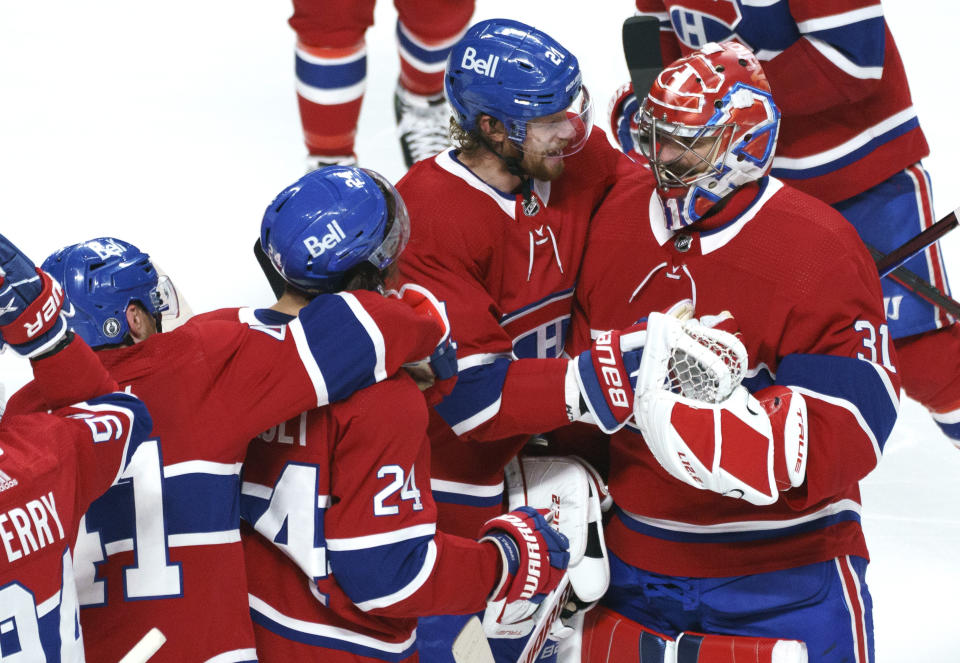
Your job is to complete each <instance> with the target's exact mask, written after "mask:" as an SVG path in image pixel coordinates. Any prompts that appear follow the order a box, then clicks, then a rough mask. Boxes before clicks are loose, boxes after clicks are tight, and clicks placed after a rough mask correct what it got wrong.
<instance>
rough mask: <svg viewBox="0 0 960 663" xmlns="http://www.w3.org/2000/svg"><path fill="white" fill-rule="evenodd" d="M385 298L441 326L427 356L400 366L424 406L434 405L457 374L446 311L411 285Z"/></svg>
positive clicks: (440, 303)
mask: <svg viewBox="0 0 960 663" xmlns="http://www.w3.org/2000/svg"><path fill="white" fill-rule="evenodd" d="M387 295H388V296H390V297H396V298H397V299H400V300H402V301H403V302H405V303H406V304H408V305H409V306H410V307H411V308H412V309H413V310H415V311H416V312H417V313H419V314H421V315H424V316H426V317H429V318H433V319H435V320H437V321H438V322H439V323H440V324H441V325H442V326H443V329H444V334H443V338H441V339H440V342H439V343H438V344H437V347H436V349H435V350H434V351H433V352H432V353H431V354H430V356H429V357H425V358H424V359H422V360H420V361H416V362H412V363H409V364H404V368H405V369H406V370H407V372H408V373H410V375H412V376H413V378H414V380H416V382H417V385H418V386H419V387H420V389H421V391H423V392H424V395H425V396H426V397H427V403H428V405H431V406H432V405H436V404H437V403H439V402H440V401H441V400H443V398H444V397H445V396H446V395H447V394H449V393H450V392H451V391H452V390H453V385H454V384H455V383H456V378H457V372H458V369H457V342H456V341H454V340H453V338H452V337H451V336H450V320H448V319H447V309H446V307H445V306H444V305H443V302H440V301H438V300H437V298H436V297H435V296H434V295H433V293H432V292H430V291H429V290H427V289H426V288H424V287H423V286H420V285H417V284H415V283H407V284H405V285H404V286H403V287H401V288H400V290H399V291H396V290H390V291H389V292H387Z"/></svg>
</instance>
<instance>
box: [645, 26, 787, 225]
mask: <svg viewBox="0 0 960 663" xmlns="http://www.w3.org/2000/svg"><path fill="white" fill-rule="evenodd" d="M779 128H780V111H779V110H778V109H777V107H776V105H775V104H774V103H773V97H772V95H771V94H770V85H769V84H768V83H767V78H766V76H765V75H764V73H763V69H761V67H760V62H759V61H758V60H757V58H756V56H755V55H754V54H753V53H752V52H751V51H750V50H749V49H747V48H746V47H744V46H743V45H742V44H740V43H738V42H735V41H728V42H723V43H720V44H715V43H709V44H706V45H704V46H703V47H702V48H701V49H700V50H698V51H695V52H694V53H691V54H690V55H688V56H687V57H685V58H681V59H680V60H677V61H676V62H674V63H672V64H670V65H668V66H667V67H666V68H665V69H664V70H663V71H662V72H660V74H659V76H657V79H656V81H654V83H653V86H652V87H651V89H650V93H649V94H648V95H647V98H646V99H645V100H644V102H643V107H642V108H641V109H640V113H639V127H638V135H637V137H636V138H637V144H638V145H639V146H640V149H641V150H642V152H643V154H644V156H645V157H646V158H647V159H648V160H649V161H650V164H651V166H652V167H653V172H654V175H655V176H656V178H657V184H658V192H659V194H660V198H661V200H662V201H663V203H664V208H665V212H666V215H667V221H668V224H669V226H670V227H671V228H679V227H682V226H686V225H690V224H691V223H694V222H695V221H697V220H698V219H700V218H701V217H702V216H703V215H704V214H706V213H707V211H708V210H709V209H710V208H711V207H712V206H713V205H714V204H716V203H717V202H718V201H719V200H721V199H722V198H724V197H725V196H727V195H728V194H730V193H732V192H733V191H734V190H736V189H737V188H739V187H741V186H743V185H744V184H747V183H748V182H752V181H754V180H758V179H760V178H761V177H763V176H764V175H766V174H767V172H769V170H770V165H771V163H772V162H773V154H774V151H775V147H776V143H777V134H778V132H779Z"/></svg>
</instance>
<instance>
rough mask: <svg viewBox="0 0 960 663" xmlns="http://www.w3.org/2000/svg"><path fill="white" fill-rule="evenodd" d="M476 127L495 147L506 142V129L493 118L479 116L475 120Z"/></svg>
mask: <svg viewBox="0 0 960 663" xmlns="http://www.w3.org/2000/svg"><path fill="white" fill-rule="evenodd" d="M477 127H478V128H479V129H480V131H481V133H483V134H485V135H486V136H487V138H489V139H490V141H491V142H493V143H494V144H495V145H496V144H497V143H501V142H503V141H504V140H506V137H507V132H506V128H505V127H504V126H503V122H501V121H500V120H498V119H497V118H495V117H492V116H490V115H483V114H481V115H480V117H479V118H478V119H477Z"/></svg>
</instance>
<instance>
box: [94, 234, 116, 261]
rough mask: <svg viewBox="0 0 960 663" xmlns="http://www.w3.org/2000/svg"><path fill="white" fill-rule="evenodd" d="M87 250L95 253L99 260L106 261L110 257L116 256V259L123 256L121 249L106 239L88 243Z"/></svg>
mask: <svg viewBox="0 0 960 663" xmlns="http://www.w3.org/2000/svg"><path fill="white" fill-rule="evenodd" d="M87 248H89V249H90V250H91V251H93V252H95V253H96V254H97V255H98V256H100V259H101V260H106V259H107V258H109V257H110V256H117V257H122V256H123V247H122V246H120V245H119V244H117V243H116V242H113V241H110V240H109V239H107V240H106V241H99V240H92V241H89V242H87Z"/></svg>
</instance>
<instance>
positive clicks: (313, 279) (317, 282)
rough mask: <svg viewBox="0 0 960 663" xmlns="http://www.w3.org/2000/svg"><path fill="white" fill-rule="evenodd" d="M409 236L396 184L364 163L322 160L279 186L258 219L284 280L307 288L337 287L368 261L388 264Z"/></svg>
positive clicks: (262, 238) (262, 240) (379, 267)
mask: <svg viewBox="0 0 960 663" xmlns="http://www.w3.org/2000/svg"><path fill="white" fill-rule="evenodd" d="M409 238H410V217H409V215H408V214H407V207H406V205H405V204H404V203H403V199H402V198H401V197H400V194H399V193H397V190H396V189H395V188H394V187H393V185H392V184H390V182H389V181H387V180H386V178H384V177H383V176H382V175H380V174H379V173H376V172H374V171H372V170H367V169H366V168H356V167H352V166H328V167H326V168H321V169H320V170H315V171H313V172H311V173H307V174H306V175H304V176H303V177H301V178H300V179H299V180H297V181H296V182H294V183H293V184H292V185H290V186H288V187H287V188H286V189H284V190H283V191H281V192H280V194H279V195H278V196H277V197H276V198H275V199H274V201H273V202H272V203H270V205H269V206H268V207H267V209H266V212H264V215H263V222H262V223H261V224H260V245H261V246H262V247H263V250H264V252H265V253H266V254H267V256H269V258H270V262H271V263H273V266H274V267H275V268H276V269H277V271H278V272H279V273H280V275H281V276H282V277H283V279H284V280H285V281H286V282H287V283H289V284H291V285H293V286H295V287H297V288H299V289H300V290H304V291H307V292H333V291H336V290H339V289H341V288H342V286H343V284H344V280H345V277H346V274H347V272H348V271H350V270H351V269H352V268H354V267H356V266H357V265H359V264H361V263H364V262H367V263H370V264H372V265H373V266H374V267H375V268H376V269H377V270H384V269H386V268H387V267H388V266H389V265H390V264H391V263H393V262H394V261H395V260H396V258H397V256H399V255H400V253H401V252H402V251H403V249H404V247H405V246H406V245H407V240H408V239H409Z"/></svg>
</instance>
